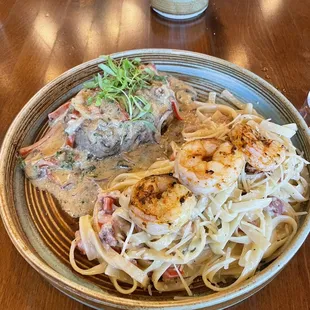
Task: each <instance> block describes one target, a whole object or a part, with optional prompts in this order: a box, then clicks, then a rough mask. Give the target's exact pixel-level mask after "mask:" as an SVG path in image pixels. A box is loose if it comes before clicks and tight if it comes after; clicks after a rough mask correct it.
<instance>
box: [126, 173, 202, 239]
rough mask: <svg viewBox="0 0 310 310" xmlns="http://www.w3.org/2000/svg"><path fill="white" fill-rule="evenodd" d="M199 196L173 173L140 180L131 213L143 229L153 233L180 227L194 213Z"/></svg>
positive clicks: (135, 191)
mask: <svg viewBox="0 0 310 310" xmlns="http://www.w3.org/2000/svg"><path fill="white" fill-rule="evenodd" d="M195 205H196V198H195V196H194V195H193V194H192V193H191V192H190V191H189V189H187V188H186V187H185V186H183V185H182V184H180V183H179V181H178V180H177V179H175V178H174V177H172V176H169V175H156V176H149V177H146V178H144V179H142V180H140V181H139V182H138V183H137V184H136V185H135V186H134V187H133V191H132V194H131V200H130V205H129V214H130V216H131V218H132V220H133V221H134V222H135V224H137V225H138V226H139V227H140V228H141V229H143V230H145V231H147V232H148V233H150V234H153V235H160V234H164V233H167V232H171V231H175V230H178V229H179V228H180V227H181V226H182V225H184V224H185V223H186V222H187V221H188V220H189V219H190V216H191V211H192V209H193V208H194V207H195Z"/></svg>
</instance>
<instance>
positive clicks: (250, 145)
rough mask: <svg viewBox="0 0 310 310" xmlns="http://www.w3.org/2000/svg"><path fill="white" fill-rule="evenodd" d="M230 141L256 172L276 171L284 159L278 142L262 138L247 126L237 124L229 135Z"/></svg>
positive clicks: (281, 146)
mask: <svg viewBox="0 0 310 310" xmlns="http://www.w3.org/2000/svg"><path fill="white" fill-rule="evenodd" d="M229 137H230V141H231V142H232V143H233V145H234V146H235V147H237V148H238V149H239V150H240V151H241V152H242V153H243V154H244V155H245V159H246V161H247V162H248V163H249V164H250V165H251V166H252V167H253V168H254V169H256V170H258V171H271V170H274V169H276V168H277V167H278V166H279V165H280V164H281V163H282V162H283V161H284V159H285V147H284V145H282V144H281V143H280V142H278V141H275V140H271V139H267V138H265V137H263V136H262V135H261V134H260V133H259V131H258V130H256V129H255V128H253V127H251V126H250V125H248V124H241V123H239V124H237V125H236V126H235V127H234V128H233V129H232V131H231V132H230V133H229Z"/></svg>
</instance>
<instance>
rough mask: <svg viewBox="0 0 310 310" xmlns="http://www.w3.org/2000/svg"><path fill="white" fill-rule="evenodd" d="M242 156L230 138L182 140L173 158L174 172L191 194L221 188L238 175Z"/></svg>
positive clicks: (243, 162) (243, 161)
mask: <svg viewBox="0 0 310 310" xmlns="http://www.w3.org/2000/svg"><path fill="white" fill-rule="evenodd" d="M244 165H245V159H244V156H243V154H242V153H241V152H240V151H239V150H237V149H236V148H235V147H234V146H233V145H232V144H231V143H230V142H223V141H221V140H218V139H201V140H194V141H190V142H187V143H185V144H184V145H183V146H182V147H181V149H180V150H179V152H178V153H177V156H176V159H175V166H174V169H175V176H176V177H177V178H178V179H179V180H180V182H181V183H182V184H184V185H185V186H187V187H188V188H189V189H190V190H191V191H192V192H193V193H194V194H197V195H207V194H210V193H214V192H218V191H221V190H224V189H226V188H228V187H229V186H231V185H232V184H233V183H234V182H235V181H236V180H237V178H238V176H239V174H240V173H241V171H242V169H243V167H244Z"/></svg>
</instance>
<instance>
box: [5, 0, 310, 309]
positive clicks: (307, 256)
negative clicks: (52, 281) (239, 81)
mask: <svg viewBox="0 0 310 310" xmlns="http://www.w3.org/2000/svg"><path fill="white" fill-rule="evenodd" d="M148 47H162V48H178V49H186V50H191V51H196V52H201V53H205V54H209V55H213V56H216V57H220V58H223V59H225V60H228V61H231V62H233V63H235V64H238V65H240V66H242V67H244V68H246V69H249V70H251V71H253V72H254V73H256V74H258V75H259V76H261V77H263V78H264V79H266V80H267V81H269V82H270V83H271V84H272V85H274V86H275V87H277V88H278V89H279V90H280V91H281V92H282V93H283V94H284V95H285V96H286V97H287V98H288V99H289V100H290V101H291V102H292V103H293V104H294V105H295V106H296V107H297V108H299V107H300V106H301V105H302V104H303V102H304V100H305V98H306V94H307V92H308V91H309V90H310V1H308V0H307V1H306V0H305V1H296V0H229V1H227V0H216V1H215V0H211V1H210V4H209V8H208V9H207V11H206V12H205V13H204V14H203V15H202V16H200V17H198V18H196V19H194V20H191V21H182V22H175V21H168V20H165V19H162V18H161V17H159V16H158V15H157V14H155V13H154V12H152V11H151V9H150V5H149V1H146V0H124V1H122V0H53V1H52V0H50V1H43V0H27V1H24V0H0V102H1V104H0V143H1V141H2V140H3V138H4V135H5V132H6V131H7V129H8V127H9V125H10V123H11V122H12V120H13V119H14V117H15V116H16V115H17V113H18V112H19V111H20V109H21V108H22V107H23V106H24V105H25V104H26V102H27V101H28V100H29V99H30V98H31V97H32V96H33V95H34V94H35V93H36V92H37V91H38V90H39V89H40V88H41V87H42V86H44V85H45V84H46V83H48V82H49V81H51V80H53V79H54V78H56V77H57V76H58V75H60V74H61V73H63V72H64V71H66V70H68V69H70V68H72V67H73V66H75V65H78V64H80V63H82V62H84V61H87V60H90V59H93V58H96V57H97V56H99V55H103V54H109V53H113V52H117V51H123V50H129V49H136V48H148ZM0 247H1V250H2V251H1V255H0V268H1V269H0V308H1V309H68V310H69V309H88V307H86V306H84V305H81V304H79V303H78V302H76V301H74V300H72V299H70V298H68V297H67V296H65V295H63V294H62V293H60V292H58V291H57V290H56V289H55V288H53V287H52V286H51V285H49V284H48V283H47V282H46V281H45V280H44V279H43V278H42V277H41V276H40V275H39V274H38V273H37V272H36V271H34V269H32V268H31V267H30V266H29V265H28V264H27V263H26V262H25V261H24V260H23V258H22V257H21V256H20V255H19V254H18V252H17V251H16V250H15V248H14V246H13V245H12V243H11V242H10V240H9V237H8V236H7V234H6V232H5V229H4V227H3V225H2V223H0ZM231 309H235V310H246V309H255V310H256V309H269V310H274V309H283V310H291V309H298V310H299V309H301V310H303V309H310V239H309V238H308V239H307V241H306V242H305V244H304V245H303V246H302V248H301V249H300V250H299V252H298V253H297V254H296V256H295V257H294V258H293V259H292V261H291V262H290V263H289V264H288V266H287V267H286V268H285V269H284V270H283V271H282V272H281V273H280V275H279V276H278V277H277V278H276V279H275V280H273V281H272V282H271V283H270V284H269V285H268V286H267V287H266V288H264V289H263V290H262V291H260V292H259V293H257V294H256V295H254V296H252V297H251V298H249V299H247V300H246V301H244V302H242V303H241V304H239V305H237V306H234V307H233V308H231Z"/></svg>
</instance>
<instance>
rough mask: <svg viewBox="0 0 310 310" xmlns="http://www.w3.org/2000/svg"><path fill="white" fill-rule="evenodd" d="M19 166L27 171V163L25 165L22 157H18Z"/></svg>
mask: <svg viewBox="0 0 310 310" xmlns="http://www.w3.org/2000/svg"><path fill="white" fill-rule="evenodd" d="M17 164H18V166H19V167H20V168H21V169H23V170H24V169H25V167H26V163H25V160H24V159H23V158H22V157H21V156H18V157H17Z"/></svg>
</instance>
